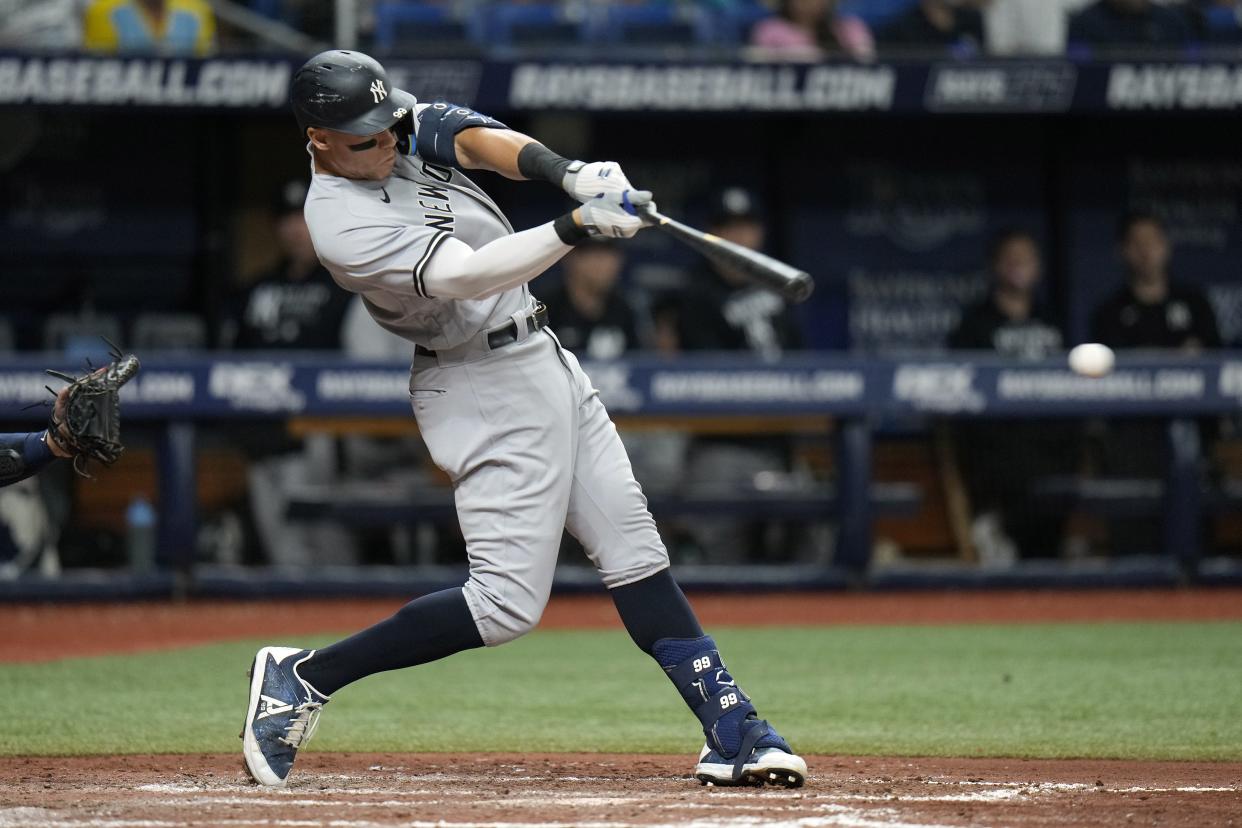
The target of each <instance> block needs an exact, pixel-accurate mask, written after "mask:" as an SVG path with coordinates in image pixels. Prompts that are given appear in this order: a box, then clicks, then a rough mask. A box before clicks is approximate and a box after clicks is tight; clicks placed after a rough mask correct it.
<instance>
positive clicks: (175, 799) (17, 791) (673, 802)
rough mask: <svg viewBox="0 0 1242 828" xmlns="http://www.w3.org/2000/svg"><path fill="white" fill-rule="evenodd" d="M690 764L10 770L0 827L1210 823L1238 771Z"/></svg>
mask: <svg viewBox="0 0 1242 828" xmlns="http://www.w3.org/2000/svg"><path fill="white" fill-rule="evenodd" d="M687 771H688V767H687V760H686V757H672V756H616V755H604V754H561V755H497V754H489V755H464V756H452V755H445V754H434V755H409V754H406V755H397V754H369V755H367V754H348V755H342V754H314V753H309V754H306V755H305V756H304V757H303V759H302V760H301V761H300V765H299V768H298V771H296V772H295V774H296V775H295V777H294V779H293V781H292V782H291V783H290V786H289V787H288V788H287V789H283V790H280V789H261V788H258V787H256V786H254V785H253V784H252V783H250V782H249V780H248V779H247V778H246V776H245V774H244V772H243V771H242V770H241V768H240V765H239V759H238V757H237V756H131V757H123V758H116V759H113V758H95V759H44V758H30V759H4V760H0V828H17V826H22V828H162V827H163V826H173V825H273V826H306V827H307V828H314V827H315V826H325V827H326V826H342V828H367V827H368V826H385V827H386V826H429V827H430V826H445V827H446V828H458V826H467V825H474V826H488V827H489V828H500V826H529V828H553V826H556V827H558V828H559V826H571V825H572V826H583V828H625V826H655V825H667V826H673V825H677V826H686V825H688V826H717V825H721V826H724V825H740V826H754V825H766V826H779V827H780V828H795V826H797V827H798V828H803V827H805V828H813V827H815V826H849V828H920V827H922V826H925V827H926V828H932V827H933V826H967V825H971V826H979V825H1005V826H1028V825H1029V826H1046V825H1075V826H1113V825H1117V826H1139V825H1159V826H1174V827H1176V826H1205V825H1234V824H1242V787H1240V781H1239V780H1242V765H1239V764H1207V763H1204V764H1200V763H1142V764H1135V763H1126V762H1084V761H1021V760H969V759H877V758H866V757H863V758H853V757H833V758H829V757H812V758H811V771H812V778H811V780H810V781H809V782H808V783H807V785H806V787H804V788H802V789H800V790H796V791H786V790H783V789H775V788H763V789H753V788H748V789H723V788H704V787H701V786H700V785H699V784H698V783H697V782H694V781H693V780H692V779H691V778H690V777H689V775H688V773H687Z"/></svg>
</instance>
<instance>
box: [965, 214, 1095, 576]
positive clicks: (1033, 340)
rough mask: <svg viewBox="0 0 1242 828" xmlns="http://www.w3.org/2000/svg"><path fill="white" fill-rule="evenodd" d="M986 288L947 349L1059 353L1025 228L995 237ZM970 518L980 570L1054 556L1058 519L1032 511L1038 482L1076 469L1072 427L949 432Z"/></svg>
mask: <svg viewBox="0 0 1242 828" xmlns="http://www.w3.org/2000/svg"><path fill="white" fill-rule="evenodd" d="M988 269H989V278H990V282H991V289H990V290H989V292H988V295H987V297H986V298H984V299H983V300H982V301H980V302H979V303H977V304H975V305H973V306H972V307H970V308H969V309H967V310H966V312H965V313H964V314H963V315H962V319H961V322H960V323H959V324H958V327H957V329H956V330H954V331H953V332H952V333H951V334H950V335H949V347H950V348H958V349H968V350H978V351H995V352H996V353H999V354H1002V355H1004V356H1006V357H1010V358H1013V359H1023V360H1037V359H1044V358H1046V357H1050V356H1052V355H1054V354H1056V353H1059V352H1060V351H1061V350H1062V349H1063V343H1062V337H1061V330H1060V327H1059V326H1058V325H1057V323H1056V320H1055V318H1054V317H1053V315H1052V314H1051V313H1050V312H1049V311H1048V309H1047V308H1046V307H1045V306H1044V305H1043V303H1042V302H1041V301H1040V299H1039V295H1038V288H1039V282H1040V280H1041V278H1042V275H1043V273H1042V271H1043V268H1042V263H1041V261H1040V254H1039V246H1038V245H1037V244H1036V242H1035V239H1034V238H1033V237H1032V236H1031V235H1030V234H1029V233H1027V232H1025V231H1023V230H1008V231H1005V232H1003V233H1001V234H1000V235H998V236H997V237H996V240H995V241H994V242H993V243H992V247H991V250H990V252H989V256H988ZM953 434H954V436H955V440H954V442H955V444H956V448H957V455H958V457H959V460H960V464H961V468H962V476H963V478H964V482H965V485H966V490H967V492H968V494H969V495H970V503H971V507H972V509H973V517H972V520H971V526H970V536H971V541H972V544H973V546H974V549H975V553H976V555H977V556H978V559H979V561H980V562H981V563H982V564H983V565H985V566H1005V565H1008V564H1010V563H1012V562H1013V561H1014V559H1015V558H1016V557H1017V555H1018V554H1019V553H1020V554H1021V555H1022V557H1024V558H1039V557H1052V556H1056V555H1057V554H1058V553H1059V551H1060V548H1061V541H1062V533H1063V529H1064V520H1063V519H1054V518H1051V517H1050V516H1048V515H1045V514H1041V513H1039V512H1038V511H1037V510H1035V509H1032V508H1031V488H1032V485H1033V484H1034V483H1036V482H1037V481H1038V480H1039V479H1040V478H1042V477H1046V476H1048V475H1053V474H1067V473H1070V472H1072V471H1074V469H1075V467H1076V466H1077V464H1078V456H1077V455H1078V452H1077V451H1076V450H1074V449H1075V445H1076V443H1077V429H1076V428H1074V427H1072V426H1067V425H1066V424H1064V423H1058V422H1036V421H1004V422H1001V421H986V420H985V421H978V422H967V423H964V424H962V425H958V426H956V427H955V428H954V429H953Z"/></svg>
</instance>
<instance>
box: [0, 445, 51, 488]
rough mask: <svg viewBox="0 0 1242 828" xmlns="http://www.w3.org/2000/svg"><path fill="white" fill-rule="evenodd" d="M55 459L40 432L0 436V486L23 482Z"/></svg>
mask: <svg viewBox="0 0 1242 828" xmlns="http://www.w3.org/2000/svg"><path fill="white" fill-rule="evenodd" d="M55 459H56V455H54V454H52V450H51V449H50V448H48V445H47V443H45V442H44V441H43V432H42V431H32V432H30V433H29V434H0V486H7V485H9V484H10V483H16V482H17V481H19V480H25V479H26V478H27V477H30V476H31V475H32V474H36V473H38V472H39V471H40V470H41V469H42V468H43V467H44V466H46V465H48V464H49V463H51V462H52V461H53V460H55Z"/></svg>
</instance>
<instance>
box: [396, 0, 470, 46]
mask: <svg viewBox="0 0 1242 828" xmlns="http://www.w3.org/2000/svg"><path fill="white" fill-rule="evenodd" d="M467 40H468V32H467V28H466V24H464V23H463V22H461V21H460V20H458V19H456V18H455V17H454V16H453V14H452V12H451V11H450V10H449V9H448V8H447V7H446V6H442V5H439V4H436V3H411V2H403V0H391V1H390V2H381V3H377V4H376V6H375V50H376V51H377V52H381V53H391V52H392V51H394V50H396V49H399V48H401V47H402V46H414V47H418V46H420V45H427V44H436V45H437V46H439V47H441V48H443V47H444V46H446V45H449V46H451V45H452V44H455V43H464V42H466V41H467Z"/></svg>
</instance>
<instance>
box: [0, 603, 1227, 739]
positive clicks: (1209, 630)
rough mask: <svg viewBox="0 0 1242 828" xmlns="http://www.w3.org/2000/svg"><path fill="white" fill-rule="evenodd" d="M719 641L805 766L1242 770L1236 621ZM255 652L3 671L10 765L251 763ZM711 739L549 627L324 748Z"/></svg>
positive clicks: (637, 657)
mask: <svg viewBox="0 0 1242 828" xmlns="http://www.w3.org/2000/svg"><path fill="white" fill-rule="evenodd" d="M717 640H718V641H719V643H720V646H721V649H722V650H723V652H724V654H725V658H726V660H727V662H728V664H729V665H730V667H731V668H732V669H733V672H734V674H735V675H736V676H737V677H738V679H739V682H740V683H741V685H742V686H743V687H745V688H746V690H747V691H748V692H749V693H751V694H752V695H753V696H754V697H755V699H756V700H757V702H758V705H759V710H760V713H761V714H762V715H764V716H765V717H767V718H769V719H771V720H772V721H773V722H774V723H775V724H777V725H778V727H779V728H780V729H781V732H782V733H784V734H785V735H786V736H787V737H788V738H789V739H790V740H791V741H792V742H793V744H794V746H795V747H797V748H798V749H799V750H801V751H803V752H806V753H851V754H892V755H923V756H1028V757H1099V758H1103V757H1117V758H1136V759H1215V760H1225V759H1233V760H1242V715H1240V714H1242V624H1239V623H1201V624H1200V623H1195V624H1191V623H1172V624H1166V623H1161V624H1157V623H1150V624H1091V625H1073V624H1064V625H1022V626H952V627H837V628H813V629H812V628H781V629H726V630H720V631H717ZM258 643H259V642H254V643H230V644H219V645H212V646H207V647H196V648H193V649H187V650H181V651H177V652H165V653H151V654H145V655H134V656H117V657H106V658H85V659H72V660H65V661H59V662H54V663H49V664H33V665H16V664H4V665H0V755H13V754H112V753H139V752H148V751H151V752H177V753H183V752H184V753H194V752H215V751H233V750H237V749H238V744H239V743H238V740H237V738H236V736H237V732H238V730H239V729H240V725H241V719H242V715H243V712H244V711H243V707H244V699H245V692H246V690H245V688H246V681H245V679H244V673H245V669H246V665H247V664H248V662H249V660H250V658H251V657H252V655H253V652H254V650H255V648H256V647H257V646H258ZM307 643H316V644H319V643H326V642H325V641H324V640H319V641H312V642H307ZM700 740H701V734H700V733H699V731H698V727H697V724H696V723H695V722H694V720H693V719H692V718H691V717H690V715H689V714H688V713H687V711H686V710H685V709H684V707H683V706H682V704H681V702H680V701H679V700H678V699H677V697H676V696H675V695H674V693H673V690H672V688H671V686H670V685H668V683H667V680H666V679H665V678H664V677H663V676H662V675H661V674H660V672H659V671H658V670H657V669H656V668H655V666H654V665H653V664H652V663H651V661H650V660H649V659H648V658H647V657H646V656H645V655H643V654H642V653H640V652H639V651H638V650H637V649H635V648H634V647H633V645H632V644H630V642H629V639H628V638H627V637H626V636H625V635H624V633H620V632H594V631H592V632H541V633H535V634H533V635H531V636H528V637H526V638H524V639H522V640H520V641H517V642H515V643H513V644H509V645H506V646H505V647H502V648H500V649H498V650H489V651H481V650H480V651H473V652H468V653H462V654H460V655H457V656H454V657H452V658H450V659H446V660H444V661H442V662H438V663H436V664H430V665H425V666H423V667H419V668H416V669H412V670H403V671H399V672H396V673H388V674H383V675H379V676H373V677H371V678H369V679H367V680H365V681H363V682H360V683H359V684H357V685H355V686H352V687H350V688H347V689H346V690H344V691H343V692H341V693H340V694H339V695H338V698H337V699H336V700H334V701H333V702H332V704H331V705H330V707H329V708H328V709H327V710H326V711H325V715H324V718H323V721H322V722H321V726H320V731H319V735H318V737H317V739H316V742H315V743H314V745H313V746H312V747H311V749H312V750H330V751H343V750H357V751H364V750H365V751H370V750H376V751H390V750H391V751H458V750H465V751H523V750H530V751H561V750H582V751H643V752H657V753H663V752H685V753H689V752H692V751H694V750H695V749H696V748H697V746H698V744H699V743H700Z"/></svg>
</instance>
